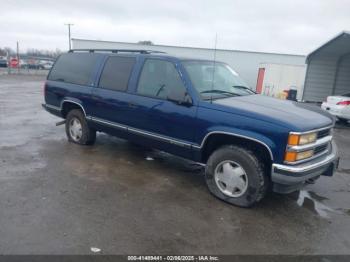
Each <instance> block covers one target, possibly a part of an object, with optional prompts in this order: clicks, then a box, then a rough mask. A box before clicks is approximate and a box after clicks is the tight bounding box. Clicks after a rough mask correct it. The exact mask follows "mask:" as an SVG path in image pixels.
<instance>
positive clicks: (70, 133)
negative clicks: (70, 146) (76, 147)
mask: <svg viewBox="0 0 350 262" xmlns="http://www.w3.org/2000/svg"><path fill="white" fill-rule="evenodd" d="M66 134H67V137H68V140H69V141H71V142H73V143H76V144H80V145H92V144H93V143H95V140H96V130H94V129H92V128H90V127H89V126H88V123H87V121H86V119H85V116H84V114H83V112H82V111H81V110H79V109H73V110H71V111H69V113H68V115H67V117H66Z"/></svg>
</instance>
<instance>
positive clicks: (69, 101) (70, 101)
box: [61, 99, 86, 117]
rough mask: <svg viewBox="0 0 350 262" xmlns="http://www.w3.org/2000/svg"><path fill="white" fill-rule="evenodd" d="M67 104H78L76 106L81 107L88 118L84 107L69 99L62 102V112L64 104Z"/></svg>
mask: <svg viewBox="0 0 350 262" xmlns="http://www.w3.org/2000/svg"><path fill="white" fill-rule="evenodd" d="M65 102H68V103H73V104H76V105H78V106H80V108H81V109H82V110H83V112H84V115H85V117H86V112H85V109H84V107H83V106H82V105H81V104H80V103H78V102H75V101H72V100H69V99H64V100H62V102H61V111H62V109H63V104H64V103H65Z"/></svg>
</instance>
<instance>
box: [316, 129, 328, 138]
mask: <svg viewBox="0 0 350 262" xmlns="http://www.w3.org/2000/svg"><path fill="white" fill-rule="evenodd" d="M330 134H331V129H324V130H321V131H318V133H317V139H320V138H322V137H326V136H329V135H330Z"/></svg>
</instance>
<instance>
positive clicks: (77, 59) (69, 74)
mask: <svg viewBox="0 0 350 262" xmlns="http://www.w3.org/2000/svg"><path fill="white" fill-rule="evenodd" d="M98 58H99V56H98V55H97V54H89V53H68V54H63V55H61V56H60V57H59V58H58V60H57V61H56V63H55V65H54V67H53V68H52V70H51V72H50V75H49V77H48V79H49V80H53V81H62V82H67V83H72V84H77V85H88V84H89V81H90V80H91V75H92V73H93V70H94V67H95V65H96V62H97V60H98Z"/></svg>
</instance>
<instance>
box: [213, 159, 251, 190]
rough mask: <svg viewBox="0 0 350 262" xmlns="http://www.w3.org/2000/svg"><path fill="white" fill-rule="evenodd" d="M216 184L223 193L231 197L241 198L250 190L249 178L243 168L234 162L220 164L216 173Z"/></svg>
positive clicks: (227, 161)
mask: <svg viewBox="0 0 350 262" xmlns="http://www.w3.org/2000/svg"><path fill="white" fill-rule="evenodd" d="M214 178H215V183H216V185H217V187H218V188H219V190H220V191H221V193H223V194H224V195H226V196H229V197H240V196H242V195H243V194H244V193H245V192H246V191H247V188H248V176H247V174H246V172H245V170H244V169H243V168H242V166H241V165H240V164H238V163H236V162H234V161H231V160H225V161H222V162H221V163H219V164H218V165H217V166H216V168H215V173H214Z"/></svg>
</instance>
